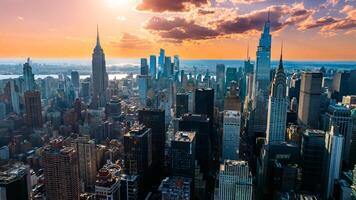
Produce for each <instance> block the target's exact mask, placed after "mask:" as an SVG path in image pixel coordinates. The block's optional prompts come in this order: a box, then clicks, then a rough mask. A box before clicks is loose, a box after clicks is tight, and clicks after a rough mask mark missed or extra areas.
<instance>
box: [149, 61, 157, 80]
mask: <svg viewBox="0 0 356 200" xmlns="http://www.w3.org/2000/svg"><path fill="white" fill-rule="evenodd" d="M156 70H157V59H156V56H155V55H150V76H151V78H153V79H155V78H156V74H157V73H156Z"/></svg>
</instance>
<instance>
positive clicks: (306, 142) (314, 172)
mask: <svg viewBox="0 0 356 200" xmlns="http://www.w3.org/2000/svg"><path fill="white" fill-rule="evenodd" d="M325 153H326V152H325V132H324V131H322V130H317V129H307V130H305V131H304V133H303V136H302V144H301V168H302V188H303V189H304V190H306V191H310V192H321V189H322V186H323V185H322V183H323V170H322V169H323V167H324V163H325V162H324V155H325Z"/></svg>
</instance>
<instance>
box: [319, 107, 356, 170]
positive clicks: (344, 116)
mask: <svg viewBox="0 0 356 200" xmlns="http://www.w3.org/2000/svg"><path fill="white" fill-rule="evenodd" d="M332 126H337V127H338V133H339V134H340V135H342V136H344V144H343V153H342V160H343V161H344V162H345V163H348V160H349V153H350V147H351V140H352V118H351V111H350V109H349V108H347V107H346V106H344V105H341V104H330V105H329V107H328V110H327V112H326V120H325V127H324V130H325V131H330V129H331V127H332Z"/></svg>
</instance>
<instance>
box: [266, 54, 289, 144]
mask: <svg viewBox="0 0 356 200" xmlns="http://www.w3.org/2000/svg"><path fill="white" fill-rule="evenodd" d="M286 90H287V85H286V74H285V73H284V69H283V62H282V52H281V58H280V61H279V66H278V69H277V72H276V74H275V76H274V80H273V82H272V86H271V91H270V95H269V100H268V114H267V131H266V142H267V143H268V144H270V143H275V142H277V143H280V142H285V135H286V122H287V107H288V102H287V96H286V95H287V93H286Z"/></svg>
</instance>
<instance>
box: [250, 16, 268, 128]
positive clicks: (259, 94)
mask: <svg viewBox="0 0 356 200" xmlns="http://www.w3.org/2000/svg"><path fill="white" fill-rule="evenodd" d="M270 70H271V34H270V21H269V16H268V20H267V21H266V22H265V24H264V27H263V31H262V34H261V37H260V40H259V44H258V47H257V52H256V65H255V69H254V70H253V71H254V78H253V80H254V85H253V93H254V95H253V97H254V98H253V99H254V101H253V109H254V113H253V115H254V117H253V132H255V133H262V134H263V133H265V132H266V128H267V113H268V106H267V104H268V103H267V99H268V87H269V85H270Z"/></svg>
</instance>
